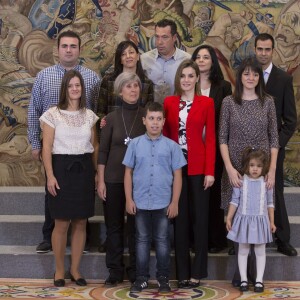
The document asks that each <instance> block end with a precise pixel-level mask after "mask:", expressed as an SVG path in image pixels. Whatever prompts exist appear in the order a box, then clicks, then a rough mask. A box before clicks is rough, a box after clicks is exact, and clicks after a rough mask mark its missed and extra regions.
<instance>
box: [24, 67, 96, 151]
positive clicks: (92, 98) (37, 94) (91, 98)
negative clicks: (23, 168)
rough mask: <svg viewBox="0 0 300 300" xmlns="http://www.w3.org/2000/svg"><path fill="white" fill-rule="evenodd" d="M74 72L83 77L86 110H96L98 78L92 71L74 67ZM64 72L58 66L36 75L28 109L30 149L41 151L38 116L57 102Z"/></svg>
mask: <svg viewBox="0 0 300 300" xmlns="http://www.w3.org/2000/svg"><path fill="white" fill-rule="evenodd" d="M74 70H76V71H78V72H80V74H81V75H82V77H83V80H84V84H85V90H86V100H87V103H86V104H87V108H89V109H91V110H93V111H94V112H95V111H96V110H97V103H98V97H99V89H100V82H101V81H100V77H99V76H98V75H97V74H96V73H95V72H94V71H92V70H90V69H87V68H85V67H83V66H81V65H76V66H75V67H74ZM65 72H66V70H65V69H64V68H63V67H62V66H61V65H60V64H57V65H54V66H50V67H48V68H46V69H44V70H42V71H41V72H39V73H38V74H37V77H36V80H35V82H34V85H33V88H32V91H31V99H30V103H29V107H28V139H29V142H30V144H31V146H32V149H41V141H40V132H41V130H40V122H39V118H40V116H41V115H42V114H43V113H44V112H45V111H46V110H48V109H49V108H50V107H51V106H55V105H57V104H58V101H59V93H60V86H61V81H62V78H63V76H64V74H65Z"/></svg>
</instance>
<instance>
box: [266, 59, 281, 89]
mask: <svg viewBox="0 0 300 300" xmlns="http://www.w3.org/2000/svg"><path fill="white" fill-rule="evenodd" d="M276 78H277V67H276V66H275V65H274V64H273V67H272V70H271V73H270V75H269V79H268V81H267V84H266V91H267V93H270V92H269V91H270V89H271V88H272V86H274V84H278V83H279V82H276V81H277V79H276Z"/></svg>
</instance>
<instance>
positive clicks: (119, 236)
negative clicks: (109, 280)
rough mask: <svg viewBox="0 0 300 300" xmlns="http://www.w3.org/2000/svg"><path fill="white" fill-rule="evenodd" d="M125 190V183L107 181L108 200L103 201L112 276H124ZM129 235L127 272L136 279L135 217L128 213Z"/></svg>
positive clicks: (108, 256) (107, 258)
mask: <svg viewBox="0 0 300 300" xmlns="http://www.w3.org/2000/svg"><path fill="white" fill-rule="evenodd" d="M125 204H126V198H125V191H124V184H123V183H106V201H103V207H104V218H105V225H106V267H107V268H108V269H109V273H110V276H111V277H113V278H115V279H118V280H123V278H124V263H123V252H124V227H125V226H124V224H125V220H124V214H125ZM127 236H128V248H129V267H128V268H127V274H128V277H129V279H130V280H134V279H135V219H134V216H132V215H127Z"/></svg>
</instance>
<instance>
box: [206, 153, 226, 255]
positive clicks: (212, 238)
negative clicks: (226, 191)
mask: <svg viewBox="0 0 300 300" xmlns="http://www.w3.org/2000/svg"><path fill="white" fill-rule="evenodd" d="M223 168H224V164H223V160H222V157H221V154H220V151H219V150H218V149H217V152H216V168H215V182H214V184H213V186H212V187H211V188H210V196H209V220H208V248H209V249H210V248H225V247H226V246H227V238H226V235H227V233H226V226H225V222H224V210H223V209H221V208H220V207H221V178H222V173H223Z"/></svg>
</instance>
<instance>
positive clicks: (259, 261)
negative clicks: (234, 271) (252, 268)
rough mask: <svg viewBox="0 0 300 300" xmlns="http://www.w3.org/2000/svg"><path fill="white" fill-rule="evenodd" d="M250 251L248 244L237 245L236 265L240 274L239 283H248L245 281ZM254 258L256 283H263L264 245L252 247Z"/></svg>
mask: <svg viewBox="0 0 300 300" xmlns="http://www.w3.org/2000/svg"><path fill="white" fill-rule="evenodd" d="M249 250H250V244H239V253H238V264H239V270H240V274H241V281H248V279H247V260H248V254H249ZM254 251H255V256H256V271H257V275H256V282H263V276H264V271H265V266H266V244H256V245H254Z"/></svg>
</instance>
